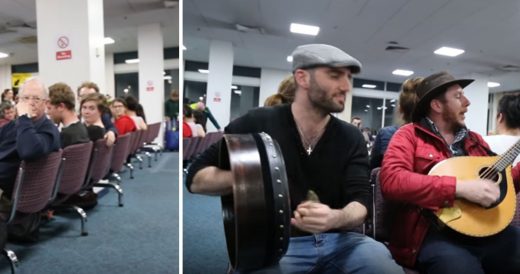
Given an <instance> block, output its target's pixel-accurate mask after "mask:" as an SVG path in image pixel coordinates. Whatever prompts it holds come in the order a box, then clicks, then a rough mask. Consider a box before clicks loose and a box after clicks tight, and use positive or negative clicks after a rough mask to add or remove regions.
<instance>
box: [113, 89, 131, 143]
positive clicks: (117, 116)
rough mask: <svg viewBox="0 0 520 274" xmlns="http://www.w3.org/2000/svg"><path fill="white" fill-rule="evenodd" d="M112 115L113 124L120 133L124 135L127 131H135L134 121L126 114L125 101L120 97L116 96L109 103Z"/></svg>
mask: <svg viewBox="0 0 520 274" xmlns="http://www.w3.org/2000/svg"><path fill="white" fill-rule="evenodd" d="M110 109H111V110H112V116H113V117H114V124H115V125H116V128H117V131H118V132H119V134H120V135H125V134H126V133H128V132H132V131H136V130H137V127H136V126H135V123H134V121H133V120H132V118H130V116H128V115H127V114H126V111H127V106H126V101H125V100H123V99H121V98H116V99H114V101H112V104H111V105H110Z"/></svg>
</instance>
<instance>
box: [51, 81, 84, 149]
mask: <svg viewBox="0 0 520 274" xmlns="http://www.w3.org/2000/svg"><path fill="white" fill-rule="evenodd" d="M75 101H76V99H75V98H74V92H73V91H72V89H71V88H70V87H69V86H68V85H67V84H65V83H56V84H54V85H52V86H50V87H49V101H48V103H47V115H48V116H49V118H51V119H52V121H54V123H56V124H57V125H59V124H61V125H62V126H61V132H60V136H61V147H62V148H64V147H67V146H70V145H74V144H79V143H86V142H88V141H90V139H89V137H88V131H87V128H86V127H85V125H84V124H83V123H81V121H80V120H79V119H78V115H77V114H76V112H75Z"/></svg>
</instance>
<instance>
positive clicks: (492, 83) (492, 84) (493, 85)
mask: <svg viewBox="0 0 520 274" xmlns="http://www.w3.org/2000/svg"><path fill="white" fill-rule="evenodd" d="M487 86H488V88H496V87H499V86H500V83H497V82H488V83H487Z"/></svg>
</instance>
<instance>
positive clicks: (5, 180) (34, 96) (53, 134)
mask: <svg viewBox="0 0 520 274" xmlns="http://www.w3.org/2000/svg"><path fill="white" fill-rule="evenodd" d="M47 98H48V97H47V89H46V87H45V86H44V85H43V83H42V82H41V81H40V80H39V79H37V78H30V79H28V80H27V81H26V82H25V83H24V84H23V85H22V87H21V88H20V101H19V103H18V104H17V105H16V110H17V112H18V118H17V119H15V120H13V121H11V122H9V123H8V124H6V125H5V126H3V127H1V128H0V193H2V194H1V195H0V197H3V198H7V199H11V193H12V191H13V185H14V181H15V178H16V173H17V171H18V167H19V165H20V162H21V161H22V160H30V159H37V158H38V157H42V156H44V155H47V154H49V153H51V152H52V151H57V150H58V149H59V148H60V133H59V132H58V129H57V128H56V126H55V125H54V124H53V123H52V122H51V121H50V120H49V119H47V117H46V116H45V109H46V102H47Z"/></svg>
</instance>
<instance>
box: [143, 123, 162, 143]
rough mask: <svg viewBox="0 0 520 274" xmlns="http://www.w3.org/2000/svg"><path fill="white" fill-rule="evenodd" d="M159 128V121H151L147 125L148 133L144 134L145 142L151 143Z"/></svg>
mask: <svg viewBox="0 0 520 274" xmlns="http://www.w3.org/2000/svg"><path fill="white" fill-rule="evenodd" d="M160 130H161V123H160V122H157V123H153V124H150V125H148V135H147V136H146V137H147V138H146V143H152V142H153V140H155V138H157V136H159V131H160Z"/></svg>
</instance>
